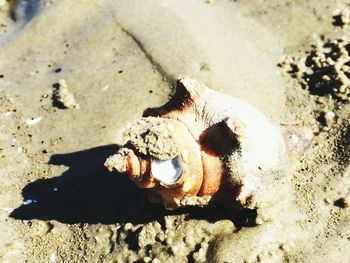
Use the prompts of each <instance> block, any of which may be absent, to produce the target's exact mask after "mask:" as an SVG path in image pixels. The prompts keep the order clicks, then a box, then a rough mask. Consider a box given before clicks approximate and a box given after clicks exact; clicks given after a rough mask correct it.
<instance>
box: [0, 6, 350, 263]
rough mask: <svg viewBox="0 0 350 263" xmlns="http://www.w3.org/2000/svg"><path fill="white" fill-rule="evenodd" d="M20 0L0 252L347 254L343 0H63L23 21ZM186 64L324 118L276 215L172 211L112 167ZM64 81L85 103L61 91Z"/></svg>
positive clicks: (289, 112) (244, 258) (8, 45)
mask: <svg viewBox="0 0 350 263" xmlns="http://www.w3.org/2000/svg"><path fill="white" fill-rule="evenodd" d="M11 3H12V2H11V1H10V2H9V1H1V0H0V102H1V103H0V176H1V182H2V183H1V185H0V195H1V198H0V232H1V237H0V261H1V262H24V261H26V262H288V261H290V262H320V261H325V262H326V261H333V262H348V261H349V260H350V253H349V251H350V249H349V248H350V221H349V219H350V213H349V211H350V210H349V208H348V206H349V202H350V201H349V198H350V196H349V193H350V126H349V112H350V103H349V100H347V99H346V98H347V97H348V95H347V93H346V91H347V90H349V83H347V78H349V77H350V76H349V75H348V72H349V68H347V66H350V65H349V63H348V64H347V61H348V59H349V53H350V50H349V48H348V44H349V43H350V41H349V33H350V31H349V27H348V26H350V25H349V22H348V20H347V12H346V10H349V8H350V6H349V5H347V4H346V2H345V1H322V2H321V3H320V1H313V0H309V1H293V2H291V1H287V0H283V1H278V0H270V1H260V0H253V1H241V0H237V1H228V0H227V1H226V0H217V1H202V0H191V1H185V0H179V1H170V0H169V1H168V0H166V1H158V0H149V1H135V0H127V1H108V0H99V1H68V0H61V1H57V0H52V1H45V2H43V3H42V4H41V5H40V8H39V9H38V10H37V11H38V13H36V12H35V14H36V16H35V17H33V19H31V18H32V17H31V16H29V17H28V16H20V19H17V21H14V20H13V19H11V17H10V10H11V6H10V4H11ZM344 10H345V11H344ZM340 39H342V40H341V41H340ZM349 46H350V45H349ZM341 50H342V51H341ZM307 52H308V53H307ZM342 52H343V53H342ZM346 52H348V54H346ZM327 58H330V59H328V60H327ZM349 60H350V59H349ZM310 61H314V62H312V63H311V62H310ZM336 65H340V66H339V67H338V66H336ZM179 76H190V77H191V78H194V79H197V80H199V81H201V82H202V83H204V84H205V85H207V86H208V87H210V88H212V89H215V90H218V91H221V92H223V93H225V94H228V95H231V96H235V97H237V98H240V99H242V100H245V101H247V102H249V103H251V104H252V105H254V106H255V107H257V108H258V109H259V110H260V111H262V112H263V113H264V114H265V115H266V116H267V117H268V118H269V120H271V121H272V122H273V123H276V124H278V123H282V124H302V125H305V126H307V127H309V128H310V129H311V130H312V131H313V133H314V139H313V142H312V145H311V147H310V149H309V150H308V151H307V152H306V153H305V155H304V157H303V158H302V160H300V161H299V162H297V163H296V164H295V165H294V166H293V167H291V169H290V170H291V171H292V173H291V175H290V180H291V185H290V186H291V188H290V189H289V190H288V191H287V192H286V196H288V200H289V201H288V202H284V201H285V200H284V199H281V200H280V203H277V205H276V206H278V207H280V208H281V210H279V212H278V213H277V214H275V216H276V217H275V218H276V221H278V222H279V223H278V224H274V222H272V223H271V224H263V225H262V226H259V227H251V222H250V221H249V218H250V215H245V214H241V215H237V214H236V215H232V214H231V213H229V212H227V211H226V210H224V209H222V208H221V207H211V208H191V209H182V210H177V211H174V212H169V211H166V210H164V209H163V208H161V207H154V206H152V205H150V204H149V203H148V202H147V200H146V197H145V192H144V191H142V190H140V189H137V188H136V187H135V186H134V185H133V183H132V182H129V181H128V180H127V178H124V177H122V176H118V175H116V174H111V173H109V172H108V171H107V170H105V169H104V167H103V163H104V161H105V159H106V158H107V157H108V156H109V155H111V154H113V153H115V152H116V148H117V146H116V142H117V139H116V136H117V134H118V132H119V130H120V129H121V128H122V127H124V126H126V124H127V123H129V122H130V121H133V120H135V119H136V118H139V117H140V116H141V115H142V112H143V110H144V109H145V108H147V107H152V106H158V105H161V104H163V103H164V102H165V101H167V100H168V98H169V97H170V95H171V94H172V93H173V83H174V81H175V79H177V78H178V77H179ZM62 80H64V82H65V85H66V89H67V92H69V94H71V95H72V97H73V98H74V101H75V102H76V104H77V105H79V107H64V105H62V102H60V101H59V100H58V99H57V87H59V86H60V83H62ZM343 86H344V87H343ZM342 87H343V88H342ZM69 96H70V95H69ZM281 190H282V189H281ZM272 194H273V193H272ZM277 194H281V192H279V193H277ZM289 198H290V199H289ZM286 199H287V198H286ZM252 229H255V230H256V229H258V230H257V231H255V230H252ZM259 233H262V234H259ZM266 233H269V234H266ZM270 239H273V242H269V241H266V240H270ZM265 244H266V245H265Z"/></svg>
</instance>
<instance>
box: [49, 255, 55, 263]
mask: <svg viewBox="0 0 350 263" xmlns="http://www.w3.org/2000/svg"><path fill="white" fill-rule="evenodd" d="M50 262H52V263H54V262H56V254H55V253H52V254H51V255H50Z"/></svg>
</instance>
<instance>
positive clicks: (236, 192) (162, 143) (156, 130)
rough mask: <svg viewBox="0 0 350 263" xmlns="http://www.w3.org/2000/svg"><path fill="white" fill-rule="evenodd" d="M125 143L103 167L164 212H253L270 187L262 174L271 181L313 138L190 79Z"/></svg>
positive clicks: (132, 129) (133, 127)
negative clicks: (255, 199)
mask: <svg viewBox="0 0 350 263" xmlns="http://www.w3.org/2000/svg"><path fill="white" fill-rule="evenodd" d="M125 136H126V138H127V139H126V143H125V145H124V146H123V147H122V148H121V149H119V151H118V152H117V154H115V155H112V156H110V157H109V158H108V159H107V160H106V162H105V167H107V168H108V169H109V170H110V171H113V170H116V171H117V172H119V173H123V174H127V175H128V176H129V178H130V179H131V180H133V181H134V182H135V184H136V186H137V187H140V188H147V189H149V200H150V201H151V202H158V203H162V204H163V205H164V206H165V207H166V208H167V209H175V208H177V207H180V206H189V205H199V206H203V205H207V204H208V203H210V202H223V201H227V200H228V199H229V200H232V202H234V203H236V204H238V205H241V206H245V207H249V204H248V203H249V202H248V200H251V199H252V198H251V197H252V195H254V194H255V193H256V192H258V191H259V187H261V185H262V183H263V181H264V180H265V177H262V176H261V171H268V173H271V174H273V171H274V170H278V169H279V168H280V167H281V165H282V164H284V163H286V162H289V161H290V160H293V159H295V158H297V157H298V156H300V154H302V153H303V152H304V151H305V148H307V147H308V145H309V142H310V138H311V135H310V134H308V132H306V131H305V129H304V128H303V127H300V126H289V125H282V126H277V125H274V124H272V123H270V122H269V121H268V120H267V118H266V117H265V116H264V115H263V114H262V113H261V112H259V111H258V110H257V109H255V108H254V107H253V106H251V105H250V104H248V103H246V102H243V101H241V100H239V99H237V98H233V97H229V96H227V95H224V94H222V93H219V92H216V91H214V90H211V89H209V88H207V87H205V86H204V85H202V84H200V83H199V82H197V81H196V80H193V79H190V78H182V79H179V80H178V81H177V84H176V92H175V94H174V96H173V97H172V98H171V99H170V100H169V101H168V102H167V103H166V104H164V105H163V106H161V107H156V108H148V109H146V110H145V111H144V114H143V117H142V118H140V119H139V120H136V121H135V122H132V123H131V124H130V125H129V126H128V127H127V129H126V131H125ZM271 176H272V175H271Z"/></svg>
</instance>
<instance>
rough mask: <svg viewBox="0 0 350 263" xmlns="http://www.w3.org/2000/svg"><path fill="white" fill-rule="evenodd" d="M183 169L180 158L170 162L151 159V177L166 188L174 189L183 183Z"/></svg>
mask: <svg viewBox="0 0 350 263" xmlns="http://www.w3.org/2000/svg"><path fill="white" fill-rule="evenodd" d="M182 171H183V167H182V165H181V160H180V157H179V156H177V157H175V158H173V159H170V160H166V161H163V160H159V159H151V176H152V177H153V178H154V179H156V180H157V181H159V183H160V184H161V185H162V186H164V187H168V188H169V187H174V186H177V185H179V184H180V183H181V180H182Z"/></svg>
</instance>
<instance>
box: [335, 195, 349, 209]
mask: <svg viewBox="0 0 350 263" xmlns="http://www.w3.org/2000/svg"><path fill="white" fill-rule="evenodd" d="M349 199H350V198H344V197H341V198H339V199H338V200H335V201H334V205H335V206H338V207H340V208H348V207H349V206H350V200H349Z"/></svg>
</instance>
